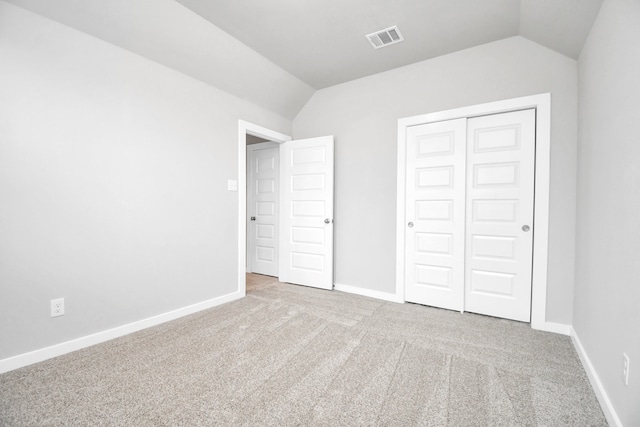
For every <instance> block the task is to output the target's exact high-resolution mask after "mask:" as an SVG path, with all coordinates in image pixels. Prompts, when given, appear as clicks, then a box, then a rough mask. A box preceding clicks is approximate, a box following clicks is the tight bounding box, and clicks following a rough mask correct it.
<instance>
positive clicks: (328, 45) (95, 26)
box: [0, 0, 603, 119]
mask: <svg viewBox="0 0 640 427" xmlns="http://www.w3.org/2000/svg"><path fill="white" fill-rule="evenodd" d="M0 1H5V2H7V3H12V4H14V5H16V6H19V7H22V8H24V9H28V10H31V11H33V12H35V13H37V14H40V15H42V16H45V17H47V18H49V19H52V20H54V21H58V22H60V23H62V24H65V25H67V26H69V27H72V28H75V29H77V30H80V31H82V32H84V33H86V34H89V35H91V36H94V37H97V38H100V39H102V40H104V41H107V42H109V43H111V44H114V45H116V46H119V47H121V48H123V49H126V50H128V51H130V52H133V53H136V54H138V55H141V56H143V57H146V58H148V59H150V60H152V61H155V62H157V63H159V64H162V65H165V66H168V67H171V68H173V69H175V70H177V71H179V72H182V73H184V74H187V75H189V76H192V77H194V78H196V79H198V80H200V81H203V82H205V83H208V84H210V85H212V86H215V87H217V88H219V89H222V90H224V91H226V92H228V93H231V94H234V95H236V96H238V97H239V98H242V99H246V100H248V101H250V102H253V103H255V104H257V105H260V106H263V107H265V108H267V109H269V110H271V111H273V112H275V113H278V114H280V115H281V116H283V117H287V118H289V119H292V118H293V117H295V115H296V114H297V113H298V112H299V111H300V109H301V108H302V106H304V104H305V103H306V102H307V101H308V99H309V98H310V97H311V96H312V94H313V93H314V89H321V88H324V87H327V86H331V85H334V84H338V83H342V82H345V81H349V80H353V79H356V78H360V77H364V76H367V75H371V74H375V73H379V72H381V71H386V70H390V69H393V68H397V67H400V66H403V65H408V64H411V63H414V62H418V61H422V60H425V59H429V58H433V57H436V56H440V55H443V54H447V53H451V52H455V51H458V50H461V49H466V48H470V47H473V46H477V45H480V44H483V43H488V42H492V41H496V40H500V39H503V38H506V37H511V36H516V35H520V36H523V37H527V38H529V39H530V40H532V41H534V42H537V43H539V44H541V45H544V46H546V47H548V48H551V49H553V50H555V51H557V52H560V53H562V54H564V55H567V56H569V57H572V58H577V57H578V55H579V54H580V51H581V49H582V46H583V45H584V42H585V39H586V37H587V35H588V33H589V31H590V29H591V26H592V24H593V21H594V19H595V17H596V15H597V13H598V10H599V8H600V5H601V3H602V1H603V0H269V1H267V0H0ZM392 25H398V26H399V28H400V31H401V32H402V34H403V35H404V37H405V41H404V42H402V43H398V44H395V45H392V46H389V47H385V48H382V49H377V50H375V49H373V48H372V47H371V45H370V44H369V42H368V41H367V40H366V38H365V37H364V36H365V34H368V33H371V32H374V31H376V30H380V29H383V28H387V27H389V26H392Z"/></svg>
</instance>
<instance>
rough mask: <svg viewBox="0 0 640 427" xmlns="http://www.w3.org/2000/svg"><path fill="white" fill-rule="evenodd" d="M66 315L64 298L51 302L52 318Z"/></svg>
mask: <svg viewBox="0 0 640 427" xmlns="http://www.w3.org/2000/svg"><path fill="white" fill-rule="evenodd" d="M62 315H64V298H57V299H52V300H51V317H58V316H62Z"/></svg>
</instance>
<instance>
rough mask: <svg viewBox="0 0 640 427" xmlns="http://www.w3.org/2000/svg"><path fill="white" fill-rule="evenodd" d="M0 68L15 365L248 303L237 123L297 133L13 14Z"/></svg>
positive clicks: (4, 326) (6, 329) (1, 283)
mask: <svg viewBox="0 0 640 427" xmlns="http://www.w3.org/2000/svg"><path fill="white" fill-rule="evenodd" d="M0 58H1V63H2V65H1V66H0V301H2V310H0V359H3V358H7V357H9V356H13V355H18V354H22V353H24V352H28V351H31V350H35V349H40V348H42V347H45V346H49V345H52V344H56V343H60V342H63V341H66V340H70V339H74V338H77V337H83V336H85V335H88V334H92V333H95V332H99V331H103V330H105V329H109V328H113V327H116V326H119V325H123V324H128V323H130V322H134V321H137V320H140V319H145V318H147V317H150V316H154V315H158V314H160V313H165V312H168V311H170V310H173V309H177V308H181V307H185V306H188V305H190V304H194V303H198V302H202V301H206V300H209V299H212V298H215V297H218V296H221V295H225V294H229V293H232V292H234V291H235V290H237V263H238V261H237V224H236V221H237V216H238V214H237V194H238V193H234V192H228V191H227V189H226V188H227V179H230V178H233V179H236V178H237V176H236V174H237V169H238V166H237V165H238V159H237V127H238V119H244V120H248V121H250V122H254V123H257V124H260V125H263V126H266V127H269V128H272V129H275V130H279V131H281V132H286V133H289V132H290V127H291V122H290V121H288V120H286V119H283V118H281V117H279V116H277V115H276V114H273V113H271V112H270V111H267V110H265V109H262V108H259V107H257V106H255V105H253V104H250V103H248V102H246V101H242V100H240V99H239V98H236V97H233V96H231V95H229V94H227V93H225V92H222V91H220V90H217V89H214V88H213V87H211V86H208V85H205V84H203V83H201V82H199V81H197V80H194V79H193V78H191V77H187V76H185V75H183V74H180V73H178V72H176V71H173V70H171V69H169V68H166V67H164V66H161V65H158V64H156V63H153V62H151V61H149V60H146V59H143V58H142V57H139V56H137V55H134V54H132V53H129V52H127V51H124V50H122V49H120V48H117V47H115V46H113V45H110V44H108V43H105V42H103V41H100V40H98V39H95V38H93V37H91V36H88V35H85V34H83V33H80V32H78V31H76V30H73V29H70V28H69V27H65V26H63V25H61V24H58V23H55V22H53V21H50V20H47V19H45V18H42V17H40V16H38V15H35V14H33V13H31V12H27V11H25V10H23V9H20V8H17V7H15V6H12V5H9V4H7V3H4V2H0ZM58 297H64V298H65V299H66V311H67V313H66V315H65V316H63V317H58V318H54V319H52V318H50V317H49V300H50V299H52V298H58Z"/></svg>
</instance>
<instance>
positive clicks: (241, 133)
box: [238, 120, 291, 296]
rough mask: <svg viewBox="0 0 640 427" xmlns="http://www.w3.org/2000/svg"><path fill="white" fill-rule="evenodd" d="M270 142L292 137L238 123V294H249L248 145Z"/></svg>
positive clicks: (254, 125) (279, 142)
mask: <svg viewBox="0 0 640 427" xmlns="http://www.w3.org/2000/svg"><path fill="white" fill-rule="evenodd" d="M248 141H249V142H254V141H255V142H258V143H259V142H264V141H270V142H273V143H277V144H282V143H283V142H286V141H291V136H289V135H285V134H282V133H280V132H276V131H273V130H271V129H267V128H265V127H262V126H258V125H256V124H253V123H249V122H246V121H244V120H239V121H238V292H239V293H240V295H242V296H245V295H246V293H247V280H246V273H247V143H248ZM249 220H250V219H249Z"/></svg>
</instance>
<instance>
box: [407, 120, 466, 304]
mask: <svg viewBox="0 0 640 427" xmlns="http://www.w3.org/2000/svg"><path fill="white" fill-rule="evenodd" d="M465 122H466V119H459V120H450V121H444V122H438V123H429V124H425V125H420V126H413V127H410V128H409V129H408V130H407V169H406V171H407V176H406V222H405V230H406V231H405V244H406V246H405V299H406V300H407V301H410V302H416V303H420V304H426V305H432V306H436V307H442V308H448V309H452V310H462V308H463V297H464V215H465V207H464V204H465V193H464V187H465V139H466V133H465Z"/></svg>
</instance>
